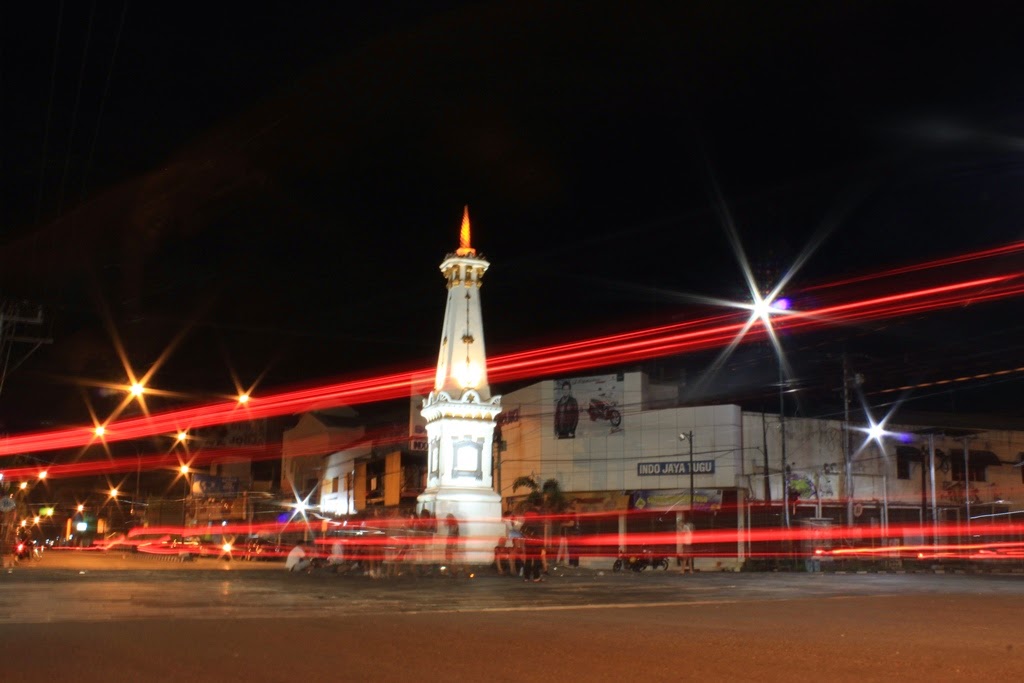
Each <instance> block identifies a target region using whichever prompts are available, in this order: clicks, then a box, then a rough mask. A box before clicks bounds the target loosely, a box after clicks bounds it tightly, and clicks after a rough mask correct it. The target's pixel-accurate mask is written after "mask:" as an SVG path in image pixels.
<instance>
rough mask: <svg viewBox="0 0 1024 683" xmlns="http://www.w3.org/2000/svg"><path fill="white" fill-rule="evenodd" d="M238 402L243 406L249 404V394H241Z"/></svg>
mask: <svg viewBox="0 0 1024 683" xmlns="http://www.w3.org/2000/svg"><path fill="white" fill-rule="evenodd" d="M238 402H239V403H243V404H244V403H248V402H249V394H247V393H245V392H242V393H241V394H239V395H238Z"/></svg>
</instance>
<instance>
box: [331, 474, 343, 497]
mask: <svg viewBox="0 0 1024 683" xmlns="http://www.w3.org/2000/svg"><path fill="white" fill-rule="evenodd" d="M340 485H341V477H335V478H334V479H331V493H337V492H338V487H339V486H340Z"/></svg>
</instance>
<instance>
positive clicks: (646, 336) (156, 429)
mask: <svg viewBox="0 0 1024 683" xmlns="http://www.w3.org/2000/svg"><path fill="white" fill-rule="evenodd" d="M1021 294H1024V281H1022V273H1021V272H1020V270H1019V269H1016V270H1015V271H1014V272H1011V273H1006V274H1002V275H994V276H990V277H985V278H975V279H969V280H964V281H960V282H953V283H949V284H945V285H941V286H933V287H926V288H920V289H911V290H907V291H901V292H895V293H890V294H886V295H883V296H874V297H869V298H864V299H853V300H846V301H839V302H834V303H826V304H824V305H821V306H819V307H817V308H811V309H804V310H794V311H789V312H787V314H786V315H785V316H782V317H780V318H778V319H776V320H774V321H773V322H772V326H773V327H775V328H777V329H779V330H787V331H790V332H795V331H802V330H809V329H814V328H818V327H822V326H826V325H841V324H850V323H856V322H864V321H868V320H878V319H884V318H893V317H898V316H903V315H907V314H912V313H913V314H919V313H924V312H928V311H936V310H942V309H945V308H950V307H954V306H964V305H969V304H977V303H981V302H984V301H994V300H997V299H1004V298H1009V297H1016V296H1020V295H1021ZM766 334H767V330H766V325H764V324H763V323H762V324H760V325H750V324H749V316H748V315H747V314H746V313H745V312H743V313H737V314H735V315H717V316H710V317H706V318H702V319H699V320H696V321H687V322H681V323H676V324H673V325H662V326H658V327H654V328H650V329H645V330H638V331H633V332H625V333H620V334H615V335H610V336H608V337H602V338H597V339H590V340H583V341H579V342H573V343H569V344H561V345H557V346H552V347H547V348H541V349H533V350H528V351H524V352H517V353H511V354H506V355H503V356H498V357H495V358H493V359H491V360H490V361H489V363H488V373H489V375H490V377H491V381H511V380H518V379H523V378H528V377H533V376H544V375H553V374H558V373H564V372H568V371H573V370H582V369H587V368H596V367H603V366H609V365H614V364H621V363H625V362H630V361H634V360H640V359H645V358H655V357H660V356H666V355H676V354H680V353H685V352H693V351H701V350H707V349H713V348H719V347H721V346H724V345H727V344H730V343H733V341H734V340H735V338H736V337H737V335H740V336H742V337H745V338H746V339H747V340H757V339H761V338H764V336H765V335H766ZM433 375H434V371H433V370H432V369H423V370H413V371H404V372H396V373H392V374H389V375H385V376H382V377H370V378H365V379H359V380H353V381H344V382H338V383H334V384H328V385H324V386H318V387H311V388H304V389H299V390H293V391H283V392H280V393H277V394H268V395H264V396H261V397H253V398H251V400H249V401H248V402H247V403H246V404H244V405H241V404H239V403H238V402H237V401H231V402H223V403H211V404H206V405H200V406H195V407H191V408H185V409H180V410H173V411H168V412H164V413H154V414H150V415H148V416H145V417H139V418H131V419H127V420H122V421H119V422H113V423H111V422H107V423H104V427H105V430H104V434H103V441H104V442H105V443H110V442H115V441H124V440H133V439H142V438H145V437H148V436H152V435H154V434H161V433H176V432H177V430H179V429H182V428H186V429H196V428H201V427H210V426H214V425H219V424H224V423H229V422H237V421H240V420H251V419H259V418H266V417H273V416H278V415H283V414H294V413H300V412H303V411H307V410H310V409H311V407H312V406H317V407H323V406H325V405H341V404H345V405H358V404H362V403H369V402H377V401H385V400H392V399H398V398H404V397H408V396H410V395H412V394H416V393H425V392H426V391H429V389H430V387H431V384H432V381H433ZM96 438H97V436H96V432H95V428H94V427H81V428H68V429H61V430H53V431H47V432H37V433H28V434H20V435H13V436H11V437H9V438H8V439H6V440H5V441H4V442H3V443H2V444H0V456H6V455H15V454H23V453H30V452H40V451H47V450H56V449H62V448H74V447H80V446H86V445H88V444H90V443H92V442H94V441H95V440H96ZM132 462H133V463H134V459H133V460H132ZM132 466H133V467H134V464H133V465H132Z"/></svg>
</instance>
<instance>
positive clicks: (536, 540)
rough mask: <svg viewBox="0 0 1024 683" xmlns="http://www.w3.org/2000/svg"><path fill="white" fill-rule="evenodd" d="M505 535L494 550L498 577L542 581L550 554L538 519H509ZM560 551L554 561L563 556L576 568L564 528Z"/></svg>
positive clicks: (561, 535) (548, 563) (575, 560)
mask: <svg viewBox="0 0 1024 683" xmlns="http://www.w3.org/2000/svg"><path fill="white" fill-rule="evenodd" d="M506 524H507V526H508V533H507V535H506V536H503V537H501V538H500V539H498V544H497V545H496V546H495V548H494V566H495V568H496V569H497V571H498V574H499V575H502V576H503V575H505V574H508V575H510V576H515V577H522V578H523V580H524V581H533V582H535V583H537V582H540V581H543V580H544V578H543V577H544V575H546V574H547V573H548V567H549V565H550V561H549V560H550V558H549V551H548V546H547V543H546V542H545V535H544V526H543V524H542V523H541V522H540V520H538V519H533V518H531V517H529V516H527V517H526V518H524V519H521V520H514V519H510V520H509V521H507V522H506ZM561 532H562V533H561V534H560V537H559V552H558V554H557V555H556V556H555V558H554V561H555V562H560V561H561V560H562V558H563V557H564V558H565V560H566V562H567V564H570V565H573V564H576V565H577V566H578V562H579V560H578V559H574V558H573V555H572V552H571V550H569V548H568V539H567V537H566V529H564V528H562V529H561Z"/></svg>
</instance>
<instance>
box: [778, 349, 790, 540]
mask: <svg viewBox="0 0 1024 683" xmlns="http://www.w3.org/2000/svg"><path fill="white" fill-rule="evenodd" d="M785 388H786V385H785V383H784V382H783V379H782V355H781V354H779V437H780V438H781V439H782V441H781V444H780V445H781V447H780V449H779V457H781V458H782V519H783V523H784V525H785V527H786V528H787V529H788V528H789V470H788V469H787V468H786V403H785V391H784V390H785Z"/></svg>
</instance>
